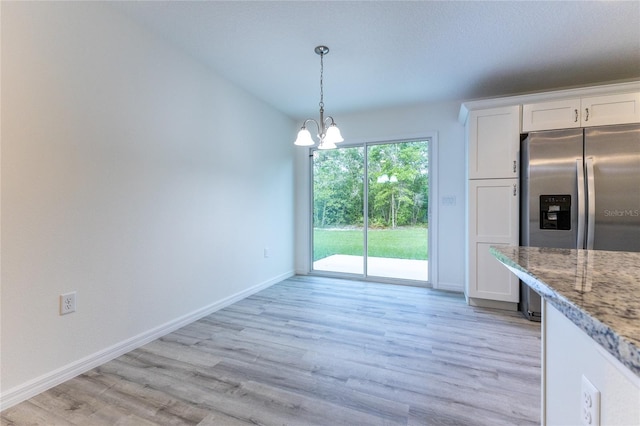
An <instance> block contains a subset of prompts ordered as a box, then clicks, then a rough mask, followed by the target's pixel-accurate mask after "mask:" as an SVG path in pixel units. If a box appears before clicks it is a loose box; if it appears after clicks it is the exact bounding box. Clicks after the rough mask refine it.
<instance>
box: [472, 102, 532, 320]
mask: <svg viewBox="0 0 640 426" xmlns="http://www.w3.org/2000/svg"><path fill="white" fill-rule="evenodd" d="M465 126H466V135H467V194H468V200H467V224H466V233H467V242H468V245H467V253H466V255H465V261H466V262H465V263H466V268H465V269H466V277H465V296H466V298H467V301H468V303H469V304H471V305H474V306H483V307H493V308H502V309H510V310H517V308H518V301H519V282H518V279H517V278H516V276H515V275H513V274H512V273H510V272H509V270H508V269H506V268H505V267H504V266H502V265H501V264H500V263H499V262H498V261H497V260H496V259H495V258H493V256H491V255H490V254H489V246H491V245H511V246H517V245H518V243H519V186H518V185H519V182H518V173H519V168H518V167H519V150H520V106H519V105H516V106H507V107H500V108H489V109H478V110H472V111H470V112H469V115H468V117H467V121H466V124H465Z"/></svg>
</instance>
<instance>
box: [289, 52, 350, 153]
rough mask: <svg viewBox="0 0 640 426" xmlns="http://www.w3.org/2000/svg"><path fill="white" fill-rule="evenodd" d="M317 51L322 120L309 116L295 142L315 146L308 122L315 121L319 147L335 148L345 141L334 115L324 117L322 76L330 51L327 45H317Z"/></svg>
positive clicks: (300, 144)
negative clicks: (308, 128) (325, 59)
mask: <svg viewBox="0 0 640 426" xmlns="http://www.w3.org/2000/svg"><path fill="white" fill-rule="evenodd" d="M315 52H316V53H317V54H318V55H320V103H319V106H320V121H319V122H318V121H316V120H314V119H313V118H308V119H306V120H305V121H304V123H302V128H301V129H300V131H299V132H298V137H297V138H296V141H295V142H294V144H295V145H298V146H313V145H315V142H314V141H313V139H312V138H311V133H309V130H307V123H308V122H310V121H311V122H314V123H315V124H316V127H317V128H318V135H317V137H318V141H319V144H318V149H333V148H336V144H337V143H339V142H342V141H344V139H343V138H342V135H341V134H340V129H338V126H336V123H335V122H334V121H333V117H331V116H327V118H324V92H323V87H322V77H323V72H324V61H323V58H324V55H326V54H327V53H329V48H328V47H327V46H317V47H316V48H315Z"/></svg>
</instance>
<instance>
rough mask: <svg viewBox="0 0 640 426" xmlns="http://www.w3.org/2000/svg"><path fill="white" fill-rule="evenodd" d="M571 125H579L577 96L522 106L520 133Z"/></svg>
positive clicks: (578, 100) (562, 127)
mask: <svg viewBox="0 0 640 426" xmlns="http://www.w3.org/2000/svg"><path fill="white" fill-rule="evenodd" d="M572 127H580V99H579V98H576V99H565V100H561V101H552V102H539V103H535V104H525V105H523V106H522V133H528V132H533V131H536V130H553V129H569V128H572Z"/></svg>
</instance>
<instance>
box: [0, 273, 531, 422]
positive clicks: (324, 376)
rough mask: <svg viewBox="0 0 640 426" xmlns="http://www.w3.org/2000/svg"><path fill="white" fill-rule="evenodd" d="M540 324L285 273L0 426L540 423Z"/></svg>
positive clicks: (14, 411) (418, 293) (449, 298)
mask: <svg viewBox="0 0 640 426" xmlns="http://www.w3.org/2000/svg"><path fill="white" fill-rule="evenodd" d="M539 411H540V327H539V324H537V323H532V322H529V321H527V320H525V319H524V318H522V317H521V316H520V315H519V314H518V313H507V312H501V311H494V310H488V309H480V308H473V307H470V306H467V305H466V304H465V302H464V298H463V297H462V296H461V295H458V294H451V293H443V292H437V291H433V290H429V289H423V288H416V287H407V286H394V285H389V284H377V283H370V282H360V281H348V280H339V279H333V278H320V277H293V278H290V279H288V280H285V281H283V282H281V283H279V284H276V285H274V286H272V287H270V288H268V289H266V290H264V291H261V292H259V293H257V294H255V295H253V296H251V297H249V298H247V299H244V300H242V301H240V302H238V303H236V304H234V305H231V306H229V307H227V308H225V309H222V310H220V311H218V312H215V313H213V314H211V315H209V316H207V317H205V318H203V319H201V320H199V321H197V322H194V323H192V324H190V325H188V326H186V327H184V328H182V329H180V330H178V331H175V332H173V333H171V334H169V335H167V336H165V337H163V338H161V339H159V340H156V341H154V342H152V343H150V344H148V345H145V346H143V347H141V348H139V349H136V350H134V351H132V352H130V353H128V354H126V355H123V356H121V357H119V358H117V359H115V360H113V361H110V362H108V363H106V364H104V365H102V366H100V367H98V368H96V369H94V370H91V371H89V372H88V373H86V374H82V375H80V376H78V377H76V378H74V379H72V380H69V381H67V382H65V383H63V384H61V385H59V386H56V387H55V388H53V389H51V390H49V391H47V392H44V393H42V394H40V395H38V396H36V397H34V398H32V399H30V400H28V401H25V402H23V403H21V404H18V405H16V406H14V407H11V408H9V409H7V410H5V411H4V412H2V413H1V414H2V415H1V419H2V425H14V424H15V425H225V426H226V425H229V426H234V425H301V426H303V425H304V426H306V425H331V426H334V425H492V426H495V425H527V424H532V425H533V424H540V413H539Z"/></svg>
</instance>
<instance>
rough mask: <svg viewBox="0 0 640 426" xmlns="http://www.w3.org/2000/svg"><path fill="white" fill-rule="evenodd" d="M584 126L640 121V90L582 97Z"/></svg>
mask: <svg viewBox="0 0 640 426" xmlns="http://www.w3.org/2000/svg"><path fill="white" fill-rule="evenodd" d="M580 104H581V106H582V126H583V127H587V126H606V125H609V124H626V123H640V92H636V93H624V94H621V95H609V96H594V97H590V98H582V101H581V102H580Z"/></svg>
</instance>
